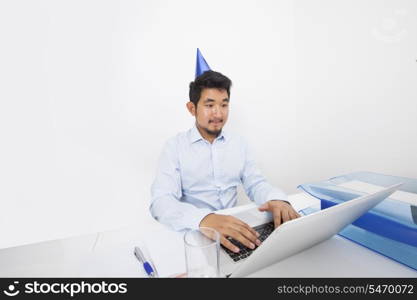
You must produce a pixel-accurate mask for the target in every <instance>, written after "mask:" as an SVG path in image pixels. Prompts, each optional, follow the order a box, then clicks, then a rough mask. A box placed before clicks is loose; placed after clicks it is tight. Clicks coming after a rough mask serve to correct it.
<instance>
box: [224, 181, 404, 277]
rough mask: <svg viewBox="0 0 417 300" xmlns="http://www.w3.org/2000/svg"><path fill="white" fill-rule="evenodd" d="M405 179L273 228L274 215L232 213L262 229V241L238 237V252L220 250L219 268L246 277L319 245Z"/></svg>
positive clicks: (252, 225) (234, 275)
mask: <svg viewBox="0 0 417 300" xmlns="http://www.w3.org/2000/svg"><path fill="white" fill-rule="evenodd" d="M401 185H402V183H399V184H395V185H392V186H390V187H388V188H385V189H383V190H381V191H379V192H375V193H372V194H368V195H364V196H361V197H358V198H355V199H352V200H349V201H346V202H343V203H340V204H337V205H335V206H332V207H330V208H327V209H325V210H320V211H318V212H315V213H312V214H310V215H306V216H302V217H300V218H298V219H294V220H291V221H288V222H285V223H284V224H281V225H280V226H278V227H277V228H275V229H274V225H273V222H272V215H271V214H270V213H265V212H259V211H258V209H257V208H254V209H249V210H247V211H244V212H243V213H242V212H241V213H238V214H235V215H233V216H235V217H237V218H239V219H241V220H242V221H244V222H246V223H247V224H249V225H250V226H251V227H253V228H254V229H255V230H256V231H258V232H259V233H260V237H259V239H260V240H261V242H262V244H261V245H260V246H259V247H256V248H255V249H253V250H252V249H249V248H247V247H245V246H243V245H242V244H240V243H239V242H237V241H235V240H231V241H232V243H234V244H236V245H237V246H238V247H239V248H240V252H239V253H238V254H236V253H234V252H232V251H229V250H228V249H226V248H225V247H223V246H222V247H221V250H220V271H221V273H222V274H223V275H225V276H227V277H245V276H247V275H249V274H251V273H253V272H256V271H258V270H260V269H263V268H265V267H267V266H270V265H272V264H275V263H277V262H279V261H280V260H283V259H285V258H287V257H289V256H291V255H294V254H297V253H299V252H301V251H303V250H305V249H308V248H310V247H312V246H314V245H317V244H319V243H321V242H323V241H325V240H327V239H329V238H331V237H332V236H333V235H335V234H337V233H338V232H340V231H341V230H342V229H343V228H344V227H346V226H347V225H349V224H351V223H352V222H354V221H355V220H356V219H358V218H359V217H360V216H362V215H363V214H365V213H366V212H367V211H368V210H370V209H371V208H373V207H374V206H375V205H377V204H378V203H380V202H381V201H383V200H384V199H385V198H387V197H388V196H389V195H391V194H392V193H393V192H395V191H396V190H397V189H398V187H399V186H401Z"/></svg>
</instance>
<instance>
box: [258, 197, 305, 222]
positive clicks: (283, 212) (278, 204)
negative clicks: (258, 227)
mask: <svg viewBox="0 0 417 300" xmlns="http://www.w3.org/2000/svg"><path fill="white" fill-rule="evenodd" d="M258 209H259V210H260V211H269V212H271V213H272V215H273V216H274V224H275V228H276V227H278V226H279V225H281V224H282V223H285V222H287V221H289V220H292V219H297V218H299V217H301V216H300V215H299V214H298V213H297V212H296V211H295V210H294V208H293V207H292V206H291V205H290V204H288V203H287V202H285V201H282V200H270V201H268V202H265V203H264V204H262V205H261V206H259V207H258Z"/></svg>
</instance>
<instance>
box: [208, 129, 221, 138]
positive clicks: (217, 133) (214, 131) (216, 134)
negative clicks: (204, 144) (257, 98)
mask: <svg viewBox="0 0 417 300" xmlns="http://www.w3.org/2000/svg"><path fill="white" fill-rule="evenodd" d="M203 130H204V131H205V132H207V133H208V134H210V135H215V136H216V137H217V136H219V134H220V133H221V132H222V130H221V129H219V130H210V129H207V128H203Z"/></svg>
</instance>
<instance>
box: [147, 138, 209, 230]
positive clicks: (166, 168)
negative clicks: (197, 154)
mask: <svg viewBox="0 0 417 300" xmlns="http://www.w3.org/2000/svg"><path fill="white" fill-rule="evenodd" d="M151 197H152V200H151V201H152V202H151V206H150V212H151V214H152V216H153V217H154V218H155V219H156V220H158V221H159V222H161V223H162V224H165V225H167V226H169V227H171V228H172V229H174V230H176V231H180V230H184V229H197V228H199V224H200V222H201V220H202V219H203V218H204V217H205V216H207V215H208V214H210V213H211V211H210V210H209V209H205V208H202V209H199V208H197V207H195V206H193V205H192V204H189V203H185V202H181V201H180V199H181V197H182V190H181V176H180V166H179V161H178V154H177V147H176V141H175V140H174V139H171V140H169V141H168V142H167V143H166V145H165V147H164V149H163V151H162V154H161V156H160V158H159V163H158V168H157V172H156V177H155V180H154V182H153V184H152V187H151Z"/></svg>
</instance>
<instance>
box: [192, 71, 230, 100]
mask: <svg viewBox="0 0 417 300" xmlns="http://www.w3.org/2000/svg"><path fill="white" fill-rule="evenodd" d="M231 86H232V81H231V80H230V79H229V78H227V77H226V76H224V75H223V74H222V73H219V72H216V71H212V70H209V71H205V72H204V73H203V74H201V75H200V76H197V77H196V79H195V80H194V81H191V82H190V101H191V102H192V103H194V105H195V106H197V103H198V100H200V97H201V92H202V91H203V89H205V88H217V89H223V90H226V91H227V95H228V96H229V98H230V88H231Z"/></svg>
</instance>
